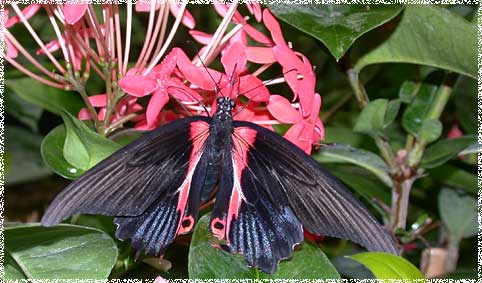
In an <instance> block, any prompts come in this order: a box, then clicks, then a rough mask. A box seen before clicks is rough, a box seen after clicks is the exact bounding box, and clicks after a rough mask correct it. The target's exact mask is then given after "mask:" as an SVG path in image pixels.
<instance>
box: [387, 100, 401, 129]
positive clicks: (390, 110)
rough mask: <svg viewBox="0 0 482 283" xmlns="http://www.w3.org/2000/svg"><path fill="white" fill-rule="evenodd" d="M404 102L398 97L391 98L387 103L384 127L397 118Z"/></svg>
mask: <svg viewBox="0 0 482 283" xmlns="http://www.w3.org/2000/svg"><path fill="white" fill-rule="evenodd" d="M401 103H402V102H401V101H400V100H398V99H395V100H390V101H389V102H388V104H387V110H386V111H385V116H384V118H383V128H386V127H388V126H390V125H391V124H392V123H393V122H394V121H395V119H396V118H397V114H398V111H399V110H400V104H401Z"/></svg>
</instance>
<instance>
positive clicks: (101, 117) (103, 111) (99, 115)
mask: <svg viewBox="0 0 482 283" xmlns="http://www.w3.org/2000/svg"><path fill="white" fill-rule="evenodd" d="M106 112H107V110H106V109H105V108H102V109H100V111H99V114H98V115H97V117H98V118H99V120H101V121H104V119H105V113H106ZM112 118H114V117H112Z"/></svg>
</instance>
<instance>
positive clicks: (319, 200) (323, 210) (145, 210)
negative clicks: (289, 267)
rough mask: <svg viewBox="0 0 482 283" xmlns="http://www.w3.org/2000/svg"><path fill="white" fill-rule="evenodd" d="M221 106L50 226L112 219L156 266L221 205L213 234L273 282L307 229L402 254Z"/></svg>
mask: <svg viewBox="0 0 482 283" xmlns="http://www.w3.org/2000/svg"><path fill="white" fill-rule="evenodd" d="M216 103H217V110H216V112H215V113H214V115H213V116H212V117H206V116H191V117H187V118H183V119H178V120H176V121H173V122H170V123H168V124H166V125H164V126H161V127H159V128H158V129H156V130H154V131H151V132H149V133H147V134H145V135H144V136H143V137H141V138H139V139H138V140H136V141H134V142H132V143H131V144H129V145H127V146H125V147H124V148H122V149H120V150H119V151H117V152H115V153H114V154H112V155H111V156H109V157H108V158H106V159H105V160H103V161H102V162H100V163H99V164H97V165H96V166H94V167H93V168H92V169H90V170H88V171H87V172H85V174H84V175H82V176H81V177H80V178H78V179H77V180H75V181H73V182H72V183H71V184H70V185H69V186H68V187H67V188H66V189H65V190H63V191H62V192H61V193H60V194H59V195H57V196H56V197H55V199H54V200H53V202H52V203H51V204H50V206H49V207H48V209H47V211H46V213H45V214H44V216H43V218H42V224H43V225H44V226H52V225H56V224H58V223H59V222H60V221H62V220H63V219H66V218H68V217H70V216H72V215H74V214H104V215H111V216H114V217H115V218H114V222H115V224H117V230H116V237H117V238H119V239H131V245H132V247H133V248H134V249H136V250H137V252H138V254H139V253H140V252H141V251H144V252H145V253H146V254H149V255H156V256H157V255H161V254H163V253H164V252H165V251H166V249H167V247H168V246H169V244H170V243H172V242H173V241H174V238H175V237H176V236H177V235H180V234H185V233H189V232H191V231H192V230H193V228H194V226H195V224H196V221H197V219H198V217H199V210H200V205H201V204H203V203H206V202H207V201H209V200H210V199H212V198H213V196H214V198H215V201H214V206H213V208H212V213H211V220H210V224H209V229H210V231H211V233H212V234H213V235H214V236H216V237H217V238H218V239H220V240H222V241H224V242H225V247H227V249H228V251H229V252H232V253H239V254H242V255H243V256H244V257H245V259H246V260H247V262H248V264H249V266H252V267H256V268H258V269H260V270H262V271H264V272H266V273H269V274H272V273H274V272H275V271H276V269H277V266H278V264H279V261H280V260H281V259H285V258H289V257H291V256H292V254H293V249H294V246H295V245H297V244H300V243H301V242H302V241H303V229H306V230H307V231H309V232H311V233H313V234H316V235H327V236H332V237H339V238H345V239H349V240H351V241H353V242H355V243H358V244H360V245H362V246H364V247H366V248H367V249H368V250H371V251H384V252H390V253H397V247H396V243H395V241H394V239H393V237H392V236H391V234H390V233H389V232H387V231H386V230H385V228H384V227H383V226H381V225H380V224H379V223H378V222H377V220H376V219H375V218H374V217H373V216H372V215H371V214H370V212H369V211H368V210H367V209H366V208H365V207H364V206H363V205H362V204H361V203H360V201H359V200H358V199H357V198H355V197H354V196H353V195H352V194H351V193H350V192H349V191H348V189H346V188H345V187H344V186H343V185H342V183H341V182H339V181H338V180H337V179H336V178H335V177H333V176H332V175H331V174H330V173H328V172H327V171H326V170H325V169H324V168H323V167H322V166H321V165H320V164H319V163H318V162H316V161H315V160H313V159H312V158H311V157H310V156H309V155H307V154H306V153H305V152H304V151H302V150H301V149H299V148H298V147H297V146H295V145H293V144H292V143H291V142H289V141H288V140H286V139H284V138H283V137H281V136H279V135H278V134H276V133H274V132H272V131H270V130H268V129H266V128H263V127H261V126H259V125H257V124H254V123H251V122H247V121H235V120H234V119H233V114H232V112H233V109H234V108H235V102H234V100H233V99H231V98H229V97H227V96H220V97H218V98H217V99H216Z"/></svg>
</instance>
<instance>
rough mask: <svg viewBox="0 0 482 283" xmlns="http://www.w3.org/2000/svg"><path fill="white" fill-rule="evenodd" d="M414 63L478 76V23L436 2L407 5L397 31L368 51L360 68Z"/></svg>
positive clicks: (358, 63) (360, 63) (358, 64)
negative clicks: (470, 21)
mask: <svg viewBox="0 0 482 283" xmlns="http://www.w3.org/2000/svg"><path fill="white" fill-rule="evenodd" d="M390 62H396V63H412V64H419V65H427V66H432V67H436V68H441V69H445V70H448V71H451V72H456V73H459V74H463V75H466V76H469V77H472V78H474V79H475V78H477V26H476V24H472V23H469V22H467V21H466V20H464V19H463V18H461V17H460V16H458V15H455V14H453V13H451V12H449V11H447V10H446V9H444V8H441V7H438V6H436V5H407V6H406V8H405V11H404V14H403V17H402V20H401V22H400V24H399V25H398V27H397V28H396V29H395V31H394V32H393V34H392V35H391V36H390V37H389V38H388V39H387V40H386V41H385V42H384V43H382V44H381V45H380V46H379V47H377V48H376V49H374V50H373V51H371V52H369V53H368V54H366V55H364V56H363V57H362V58H360V60H359V61H358V62H357V63H356V65H355V70H356V71H358V72H359V71H361V69H363V68H364V67H365V66H367V65H370V64H379V63H390Z"/></svg>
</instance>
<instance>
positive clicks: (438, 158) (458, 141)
mask: <svg viewBox="0 0 482 283" xmlns="http://www.w3.org/2000/svg"><path fill="white" fill-rule="evenodd" d="M476 142H477V137H476V136H463V137H459V138H455V139H445V140H441V141H438V142H437V143H435V144H433V145H431V146H429V147H428V148H427V150H426V151H425V153H424V155H423V159H422V162H421V164H420V166H422V167H424V168H434V167H437V166H440V165H442V164H444V163H445V162H447V161H449V160H450V159H452V158H454V157H456V156H457V155H458V154H459V153H460V152H461V151H463V150H464V149H466V148H467V147H468V146H470V145H472V144H473V143H476Z"/></svg>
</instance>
